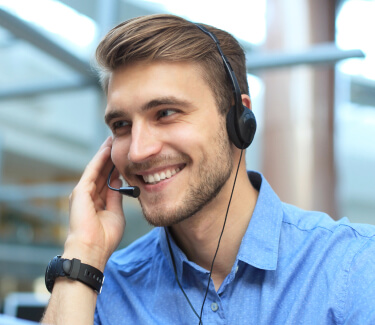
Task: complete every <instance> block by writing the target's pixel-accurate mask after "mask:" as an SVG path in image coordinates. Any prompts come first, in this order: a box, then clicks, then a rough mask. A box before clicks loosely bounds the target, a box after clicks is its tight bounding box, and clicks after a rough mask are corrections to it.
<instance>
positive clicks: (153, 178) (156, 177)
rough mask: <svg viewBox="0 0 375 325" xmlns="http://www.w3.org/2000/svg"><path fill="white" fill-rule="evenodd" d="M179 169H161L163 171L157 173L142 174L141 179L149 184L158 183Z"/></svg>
mask: <svg viewBox="0 0 375 325" xmlns="http://www.w3.org/2000/svg"><path fill="white" fill-rule="evenodd" d="M179 171H180V168H176V169H172V170H169V169H168V170H166V171H163V172H160V174H159V173H155V174H153V175H151V174H150V175H144V176H143V180H144V181H145V183H149V184H153V183H154V184H155V183H158V182H160V181H162V180H164V179H166V178H171V177H172V176H173V175H175V174H176V173H178V172H179Z"/></svg>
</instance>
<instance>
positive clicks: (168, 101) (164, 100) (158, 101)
mask: <svg viewBox="0 0 375 325" xmlns="http://www.w3.org/2000/svg"><path fill="white" fill-rule="evenodd" d="M162 105H178V106H183V107H186V106H189V105H190V102H189V101H187V100H184V99H179V98H176V97H174V96H168V97H160V98H155V99H153V100H150V101H149V102H147V103H146V104H145V105H143V106H142V107H141V111H148V110H150V109H152V108H154V107H157V106H162Z"/></svg>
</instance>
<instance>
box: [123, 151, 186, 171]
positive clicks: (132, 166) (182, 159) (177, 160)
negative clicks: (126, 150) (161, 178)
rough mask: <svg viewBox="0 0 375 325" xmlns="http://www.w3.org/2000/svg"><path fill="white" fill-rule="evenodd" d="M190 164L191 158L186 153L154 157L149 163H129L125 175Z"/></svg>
mask: <svg viewBox="0 0 375 325" xmlns="http://www.w3.org/2000/svg"><path fill="white" fill-rule="evenodd" d="M189 162H191V158H190V157H189V156H188V155H187V154H184V153H178V154H173V155H160V156H157V157H152V158H150V159H148V160H147V161H145V162H141V163H135V162H132V161H129V163H128V164H127V165H126V167H125V170H124V174H125V175H126V176H129V175H134V174H137V173H140V172H143V171H145V170H148V169H151V168H158V167H162V166H167V165H175V164H184V163H185V164H186V163H189Z"/></svg>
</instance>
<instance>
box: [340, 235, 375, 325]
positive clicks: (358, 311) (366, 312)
mask: <svg viewBox="0 0 375 325" xmlns="http://www.w3.org/2000/svg"><path fill="white" fill-rule="evenodd" d="M346 282H347V290H346V299H344V301H346V306H344V310H345V311H346V313H345V314H346V318H345V319H344V320H343V322H342V324H345V325H349V324H350V325H356V324H361V325H367V324H375V237H369V238H364V239H363V242H362V245H361V246H360V248H359V250H358V252H357V254H356V255H355V256H354V258H353V260H352V262H351V264H350V266H349V268H348V272H347V279H346Z"/></svg>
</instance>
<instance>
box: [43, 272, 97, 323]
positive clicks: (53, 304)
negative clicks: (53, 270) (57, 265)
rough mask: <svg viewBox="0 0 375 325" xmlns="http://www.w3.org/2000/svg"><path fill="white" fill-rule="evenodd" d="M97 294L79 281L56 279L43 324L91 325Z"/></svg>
mask: <svg viewBox="0 0 375 325" xmlns="http://www.w3.org/2000/svg"><path fill="white" fill-rule="evenodd" d="M96 299H97V293H96V292H95V291H94V290H92V289H91V288H89V287H88V286H86V285H85V284H83V283H81V282H79V281H72V280H69V279H67V278H59V279H56V282H55V285H54V287H53V291H52V295H51V299H50V301H49V304H48V307H47V310H46V313H45V315H44V317H43V320H42V323H43V324H54V325H55V324H56V325H59V324H77V325H78V324H79V325H86V324H90V325H92V324H93V323H94V312H95V305H96Z"/></svg>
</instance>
